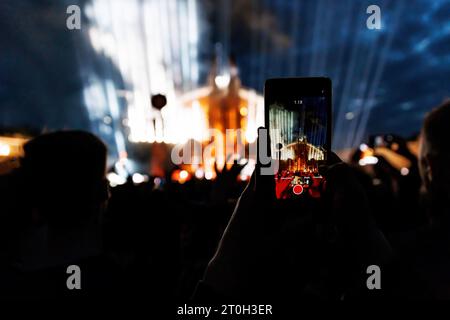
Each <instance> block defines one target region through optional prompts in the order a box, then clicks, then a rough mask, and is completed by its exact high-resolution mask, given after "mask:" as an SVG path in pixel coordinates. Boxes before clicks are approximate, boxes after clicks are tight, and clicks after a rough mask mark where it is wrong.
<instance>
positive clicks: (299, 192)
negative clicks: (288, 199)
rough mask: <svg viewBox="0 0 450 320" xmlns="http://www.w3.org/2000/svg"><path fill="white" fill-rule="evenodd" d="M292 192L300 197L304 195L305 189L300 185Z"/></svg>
mask: <svg viewBox="0 0 450 320" xmlns="http://www.w3.org/2000/svg"><path fill="white" fill-rule="evenodd" d="M292 192H293V193H294V194H296V195H300V194H302V193H303V187H302V186H301V185H299V184H296V185H295V186H294V187H293V188H292Z"/></svg>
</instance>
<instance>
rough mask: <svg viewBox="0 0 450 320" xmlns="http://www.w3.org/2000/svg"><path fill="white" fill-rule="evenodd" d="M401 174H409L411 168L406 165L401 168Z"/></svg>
mask: <svg viewBox="0 0 450 320" xmlns="http://www.w3.org/2000/svg"><path fill="white" fill-rule="evenodd" d="M400 174H401V175H402V176H407V175H408V174H409V169H408V168H406V167H403V168H401V169H400Z"/></svg>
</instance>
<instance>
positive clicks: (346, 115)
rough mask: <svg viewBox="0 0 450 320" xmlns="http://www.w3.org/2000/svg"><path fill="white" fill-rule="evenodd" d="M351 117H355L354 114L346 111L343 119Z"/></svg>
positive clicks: (351, 118) (350, 118)
mask: <svg viewBox="0 0 450 320" xmlns="http://www.w3.org/2000/svg"><path fill="white" fill-rule="evenodd" d="M353 118H355V114H354V113H353V112H347V113H346V114H345V119H347V120H353Z"/></svg>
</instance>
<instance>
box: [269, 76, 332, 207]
mask: <svg viewBox="0 0 450 320" xmlns="http://www.w3.org/2000/svg"><path fill="white" fill-rule="evenodd" d="M264 96H265V106H266V112H265V116H266V128H269V136H270V146H269V151H270V156H271V158H272V159H273V160H277V163H278V166H277V168H276V169H275V175H274V179H275V188H276V190H275V193H276V198H277V199H290V198H295V197H313V198H320V196H321V190H322V189H323V183H324V178H323V177H322V176H321V174H320V173H319V165H321V164H322V163H324V162H325V161H326V159H327V154H328V153H329V151H330V145H331V80H330V79H328V78H285V79H269V80H267V81H266V84H265V88H264Z"/></svg>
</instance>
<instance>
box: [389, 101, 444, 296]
mask: <svg viewBox="0 0 450 320" xmlns="http://www.w3.org/2000/svg"><path fill="white" fill-rule="evenodd" d="M449 124H450V101H447V102H445V103H444V104H442V105H441V106H439V107H438V108H436V109H434V110H433V111H431V112H430V113H429V114H428V115H427V116H426V118H425V121H424V124H423V128H422V132H421V138H420V152H419V171H420V174H421V178H422V183H423V192H424V195H425V204H426V207H427V213H428V218H429V223H428V224H427V225H426V226H424V227H422V228H420V229H418V230H415V231H413V232H409V233H406V234H403V235H399V236H398V237H397V238H394V239H393V240H394V241H393V242H392V243H393V245H394V247H395V249H396V256H397V259H396V263H395V264H394V267H393V272H388V278H387V284H388V285H387V286H386V289H387V292H388V297H389V298H392V297H394V298H396V297H400V298H411V299H450V167H449V163H450V139H448V137H449V136H450V127H449ZM391 284H392V287H391V286H390V285H391Z"/></svg>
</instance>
